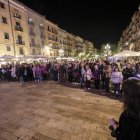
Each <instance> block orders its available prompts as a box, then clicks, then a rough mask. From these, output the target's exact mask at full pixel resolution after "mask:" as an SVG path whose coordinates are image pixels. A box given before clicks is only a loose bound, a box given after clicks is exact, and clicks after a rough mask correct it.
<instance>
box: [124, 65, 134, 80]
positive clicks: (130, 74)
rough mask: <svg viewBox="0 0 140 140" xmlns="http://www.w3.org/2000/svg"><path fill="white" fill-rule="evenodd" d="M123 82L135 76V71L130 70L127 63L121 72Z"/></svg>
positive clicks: (130, 67)
mask: <svg viewBox="0 0 140 140" xmlns="http://www.w3.org/2000/svg"><path fill="white" fill-rule="evenodd" d="M122 74H123V77H124V80H127V79H128V78H130V77H133V76H134V75H135V71H134V70H133V69H132V66H131V63H127V65H126V67H125V68H124V69H123V71H122Z"/></svg>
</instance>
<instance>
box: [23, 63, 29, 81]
mask: <svg viewBox="0 0 140 140" xmlns="http://www.w3.org/2000/svg"><path fill="white" fill-rule="evenodd" d="M23 78H24V82H27V81H28V67H27V64H24V77H23Z"/></svg>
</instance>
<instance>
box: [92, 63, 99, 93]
mask: <svg viewBox="0 0 140 140" xmlns="http://www.w3.org/2000/svg"><path fill="white" fill-rule="evenodd" d="M92 74H93V79H94V84H95V89H97V90H99V87H100V70H99V68H98V65H95V66H94V70H93V72H92Z"/></svg>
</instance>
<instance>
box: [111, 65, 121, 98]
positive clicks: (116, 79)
mask: <svg viewBox="0 0 140 140" xmlns="http://www.w3.org/2000/svg"><path fill="white" fill-rule="evenodd" d="M122 80H123V76H122V73H121V72H120V71H119V68H118V67H115V68H114V71H113V72H112V75H111V81H112V83H113V86H114V95H116V96H118V97H119V96H120V85H121V82H122Z"/></svg>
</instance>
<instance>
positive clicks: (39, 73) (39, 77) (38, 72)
mask: <svg viewBox="0 0 140 140" xmlns="http://www.w3.org/2000/svg"><path fill="white" fill-rule="evenodd" d="M35 77H36V78H35V79H36V81H37V82H42V71H41V68H40V65H37V66H36V68H35Z"/></svg>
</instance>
